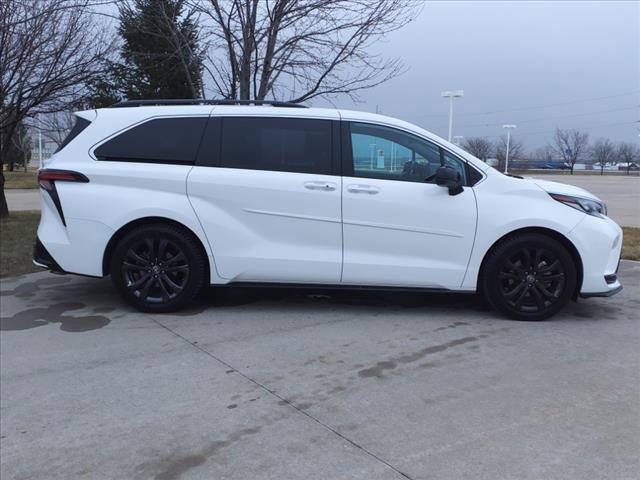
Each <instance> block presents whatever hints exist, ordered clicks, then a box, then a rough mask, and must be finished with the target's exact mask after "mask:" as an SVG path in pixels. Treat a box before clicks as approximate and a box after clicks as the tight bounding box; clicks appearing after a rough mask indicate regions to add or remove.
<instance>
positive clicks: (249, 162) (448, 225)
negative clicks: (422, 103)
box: [34, 100, 622, 320]
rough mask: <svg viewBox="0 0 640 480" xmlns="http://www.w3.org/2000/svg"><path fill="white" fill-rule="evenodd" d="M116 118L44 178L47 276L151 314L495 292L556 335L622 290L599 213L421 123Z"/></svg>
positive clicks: (578, 193)
mask: <svg viewBox="0 0 640 480" xmlns="http://www.w3.org/2000/svg"><path fill="white" fill-rule="evenodd" d="M114 107H115V108H114ZM114 107H112V108H105V109H99V110H89V111H82V112H77V113H76V116H77V123H76V125H75V127H74V129H73V130H72V132H71V133H70V134H69V137H68V138H67V139H66V140H65V142H64V144H63V145H62V146H61V148H60V149H59V151H58V152H56V153H55V155H53V157H52V158H51V160H50V161H49V162H48V163H47V167H46V168H44V169H42V170H40V172H39V185H40V188H41V193H42V195H41V197H42V218H41V221H40V226H39V228H38V234H37V241H36V248H35V252H34V262H35V263H36V264H37V265H40V266H42V267H45V268H48V269H50V270H52V271H54V272H58V273H75V274H81V275H89V276H95V277H103V276H106V275H111V278H112V280H113V283H114V285H115V286H116V288H117V289H118V290H119V291H120V292H121V293H122V295H123V296H124V298H125V299H126V300H128V301H129V302H130V303H131V304H133V305H134V306H135V307H137V308H138V309H140V310H144V311H150V312H168V311H172V310H176V309H179V308H182V307H184V306H186V305H188V304H189V302H191V301H192V300H193V299H194V297H195V296H196V295H197V294H198V293H199V292H201V291H202V290H203V287H205V286H206V285H209V284H211V285H229V284H241V283H243V284H247V283H251V284H274V283H275V284H282V285H298V286H299V285H304V286H331V287H345V288H352V287H354V286H358V287H362V286H365V287H371V288H385V289H386V288H388V289H393V288H402V289H422V290H425V291H457V292H478V293H480V294H482V295H483V296H485V297H486V299H487V300H488V302H489V303H490V304H491V305H492V306H493V307H494V308H495V309H496V310H497V311H499V312H501V313H502V314H504V315H506V316H508V317H511V318H515V319H521V320H542V319H545V318H548V317H550V316H552V315H553V314H555V313H556V312H558V311H559V310H560V309H561V308H562V307H563V306H564V305H565V304H566V303H567V302H568V301H569V300H570V299H577V298H578V297H579V296H582V297H589V296H610V295H613V294H615V293H616V292H618V291H620V290H621V288H622V286H621V284H620V282H619V280H618V278H617V276H616V271H617V268H618V262H619V258H620V252H621V247H622V231H621V229H620V227H619V226H618V225H617V224H616V223H615V222H613V221H612V220H611V219H610V218H609V217H607V211H606V207H605V205H604V204H603V203H602V202H601V201H600V200H599V199H598V198H596V197H595V196H594V195H592V194H591V193H589V192H587V191H585V190H582V189H580V188H577V187H573V186H569V185H563V184H560V183H553V182H547V181H541V180H535V179H521V178H517V177H511V176H507V175H503V174H502V173H500V172H498V171H497V170H495V169H493V168H491V167H489V166H488V165H486V164H485V163H483V162H482V161H480V160H478V159H476V158H475V157H473V156H472V155H470V154H469V153H467V152H465V151H464V150H461V149H460V148H458V147H456V146H455V145H452V144H451V143H448V142H446V141H445V140H443V139H441V138H439V137H437V136H435V135H433V134H431V133H429V132H427V131H425V130H423V129H421V128H419V127H417V126H415V125H411V124H409V123H406V122H403V121H400V120H396V119H393V118H389V117H386V116H381V115H374V114H370V113H364V112H355V111H348V110H339V109H337V110H335V109H320V108H296V107H301V106H300V105H292V104H287V103H279V102H248V103H246V102H236V101H197V100H196V101H188V100H187V101H183V100H168V101H161V100H154V101H129V102H122V103H120V104H116V105H114Z"/></svg>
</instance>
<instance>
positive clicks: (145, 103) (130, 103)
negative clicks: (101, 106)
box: [109, 98, 309, 108]
mask: <svg viewBox="0 0 640 480" xmlns="http://www.w3.org/2000/svg"><path fill="white" fill-rule="evenodd" d="M163 105H270V106H272V107H288V108H309V107H307V106H306V105H301V104H299V103H293V102H279V101H276V100H228V99H222V100H202V99H188V98H187V99H178V98H172V99H167V100H125V101H123V102H118V103H114V104H113V105H111V106H110V107H109V108H122V107H152V106H163Z"/></svg>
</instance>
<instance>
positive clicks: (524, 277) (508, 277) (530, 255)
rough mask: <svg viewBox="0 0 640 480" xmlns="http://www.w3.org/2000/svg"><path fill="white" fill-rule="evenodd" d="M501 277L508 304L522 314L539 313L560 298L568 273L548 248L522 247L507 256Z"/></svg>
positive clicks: (501, 289) (502, 290) (503, 293)
mask: <svg viewBox="0 0 640 480" xmlns="http://www.w3.org/2000/svg"><path fill="white" fill-rule="evenodd" d="M498 279H499V281H500V291H501V292H502V296H503V297H504V299H505V301H506V302H507V303H508V304H509V306H511V307H512V308H514V309H516V310H518V311H520V312H523V313H540V312H544V311H545V310H546V309H548V308H549V307H550V306H551V305H553V303H554V302H555V301H557V300H558V298H560V295H561V294H562V291H563V289H564V284H565V272H564V268H563V266H562V263H561V262H560V260H558V258H557V257H556V256H555V255H554V254H553V253H551V252H549V251H548V250H546V249H545V248H542V247H533V248H527V247H523V248H522V249H521V250H519V251H516V252H515V253H514V254H513V255H511V256H510V257H509V258H505V261H504V262H503V265H502V269H501V270H500V273H499V274H498Z"/></svg>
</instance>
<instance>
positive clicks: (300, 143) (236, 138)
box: [220, 118, 331, 174]
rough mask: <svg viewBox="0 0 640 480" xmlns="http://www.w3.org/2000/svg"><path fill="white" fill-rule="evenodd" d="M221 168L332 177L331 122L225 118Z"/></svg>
mask: <svg viewBox="0 0 640 480" xmlns="http://www.w3.org/2000/svg"><path fill="white" fill-rule="evenodd" d="M220 157H221V158H220V166H221V167H227V168H246V169H251V170H273V171H279V172H298V173H320V174H330V173H331V121H330V120H310V119H299V118H224V119H222V148H221V155H220Z"/></svg>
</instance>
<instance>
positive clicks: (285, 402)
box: [149, 316, 413, 480]
mask: <svg viewBox="0 0 640 480" xmlns="http://www.w3.org/2000/svg"><path fill="white" fill-rule="evenodd" d="M149 318H150V319H151V321H153V322H154V323H156V324H157V325H158V326H160V327H162V328H164V329H165V330H167V331H168V332H170V333H171V334H172V335H175V336H176V337H178V338H180V339H181V340H183V341H184V342H186V343H188V344H189V345H191V346H192V347H193V348H195V349H197V350H199V351H200V352H202V353H204V354H205V355H207V356H209V357H211V358H212V359H214V360H215V361H216V362H218V363H220V364H222V365H224V366H225V367H227V368H228V369H230V370H232V371H233V373H237V374H238V375H240V376H241V377H243V378H244V379H245V380H247V381H249V382H251V383H253V384H254V385H256V386H257V387H258V388H260V389H262V390H264V391H265V392H267V393H268V394H269V395H271V396H273V397H275V398H277V399H278V400H279V401H280V404H281V405H287V406H289V407H291V408H293V409H294V410H296V411H297V412H298V413H300V414H302V415H304V416H305V417H307V418H308V419H310V420H312V421H314V422H315V423H317V424H318V425H320V426H321V427H322V428H324V429H325V430H328V431H329V432H331V433H332V434H334V435H335V436H337V437H339V438H341V439H342V440H344V441H345V442H347V443H349V444H350V445H352V446H353V447H355V448H356V449H358V450H360V451H361V452H363V453H364V454H365V455H367V456H369V457H371V458H373V459H374V460H376V461H377V462H379V463H382V464H383V465H385V466H386V467H387V468H389V469H391V470H392V471H393V472H395V473H397V474H398V475H400V476H401V477H402V478H404V479H406V480H413V478H412V477H410V476H409V475H407V474H406V473H404V472H402V471H401V470H400V469H399V468H398V467H395V466H394V465H392V464H391V463H389V462H388V461H386V460H384V459H383V458H381V457H380V456H378V455H376V454H375V453H373V452H372V451H370V450H368V449H367V448H365V447H364V446H362V445H360V444H359V443H358V442H356V441H355V440H352V439H351V438H349V437H347V436H346V435H344V434H342V433H340V432H339V431H337V430H336V429H335V428H333V427H331V426H330V425H328V424H326V423H324V422H323V421H322V420H320V419H319V418H317V417H314V416H313V415H311V414H310V413H309V412H307V411H305V410H303V409H302V408H300V407H299V406H296V405H295V404H293V403H291V401H289V400H287V399H286V398H285V397H283V396H281V395H279V394H278V393H277V392H276V391H274V390H272V389H270V388H269V387H267V386H266V385H264V384H262V383H260V382H259V381H258V380H256V379H255V378H252V377H250V376H248V375H246V374H244V373H242V372H241V371H240V370H238V369H237V368H236V367H234V366H233V365H231V364H229V363H228V362H226V361H225V360H223V359H222V358H220V357H218V356H216V355H214V354H213V353H211V352H209V351H208V350H206V349H205V348H203V347H201V346H200V345H198V344H197V343H196V342H192V341H191V340H189V339H188V338H186V337H184V336H182V335H181V334H179V333H178V332H176V331H175V330H172V329H171V328H170V327H168V326H166V325H165V324H163V323H162V322H160V321H158V320H156V319H155V318H153V317H150V316H149ZM194 463H196V462H194ZM198 465H200V463H198ZM194 466H197V465H194Z"/></svg>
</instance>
